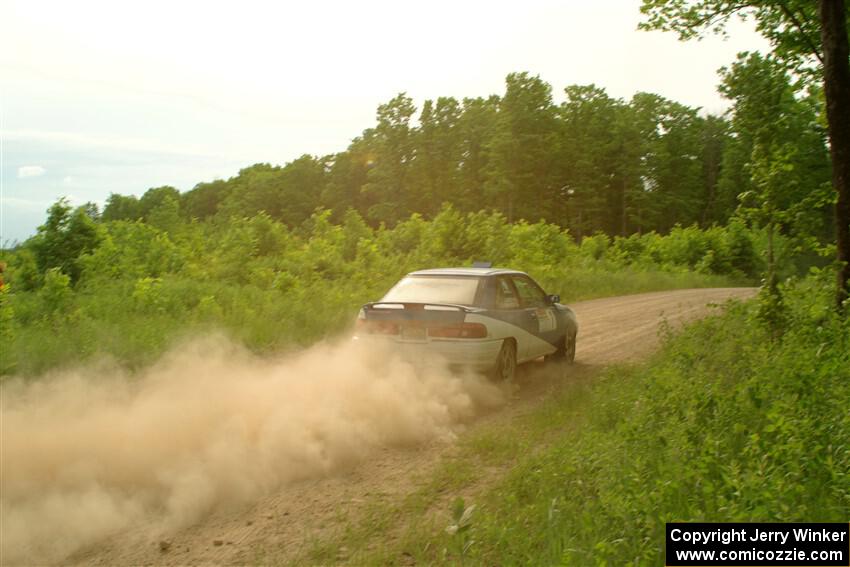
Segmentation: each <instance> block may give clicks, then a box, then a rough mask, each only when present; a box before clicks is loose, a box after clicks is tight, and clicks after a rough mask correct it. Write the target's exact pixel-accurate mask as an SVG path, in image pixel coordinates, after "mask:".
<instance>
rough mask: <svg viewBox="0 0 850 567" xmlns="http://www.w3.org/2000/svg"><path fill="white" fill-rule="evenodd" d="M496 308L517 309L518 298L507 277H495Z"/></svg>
mask: <svg viewBox="0 0 850 567" xmlns="http://www.w3.org/2000/svg"><path fill="white" fill-rule="evenodd" d="M496 309H519V299H518V298H517V296H516V292H515V291H514V286H512V285H511V282H510V281H508V278H496Z"/></svg>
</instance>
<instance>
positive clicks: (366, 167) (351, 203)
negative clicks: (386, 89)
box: [102, 54, 830, 239]
mask: <svg viewBox="0 0 850 567" xmlns="http://www.w3.org/2000/svg"><path fill="white" fill-rule="evenodd" d="M719 88H720V90H721V92H722V93H723V94H724V96H726V97H727V98H729V100H730V101H731V102H732V108H731V110H730V112H729V113H727V114H726V115H724V116H715V115H710V114H707V115H704V114H702V113H701V112H700V110H699V109H697V108H693V107H689V106H687V105H684V104H681V103H678V102H675V101H671V100H669V99H666V98H664V97H662V96H660V95H657V94H651V93H638V94H636V95H634V96H633V97H632V98H631V99H630V100H627V101H626V100H623V99H619V98H615V97H612V96H610V95H609V94H608V93H607V92H606V91H605V89H603V88H601V87H598V86H595V85H573V86H569V87H567V88H566V89H564V95H565V100H564V102H562V103H561V104H555V103H554V102H553V95H552V87H551V86H550V85H549V84H547V83H545V82H544V81H543V80H541V79H540V78H539V77H536V76H532V75H530V74H528V73H512V74H510V75H508V77H507V79H506V85H505V92H504V93H503V94H502V95H501V96H495V95H494V96H490V97H487V98H482V97H479V98H466V99H464V100H462V101H458V100H456V99H454V98H452V97H440V98H438V99H437V100H426V101H425V102H424V103H423V104H422V107H421V109H417V108H416V106H415V105H414V103H413V100H412V99H411V98H410V97H409V96H407V95H406V94H404V93H402V94H399V95H398V96H396V97H394V98H392V99H391V100H389V101H388V102H386V103H385V104H382V105H380V106H379V107H378V110H377V117H376V124H375V125H374V126H373V127H371V128H368V129H366V130H365V131H364V132H363V133H362V135H360V136H358V137H357V138H355V139H354V140H353V141H352V142H351V144H350V145H349V147H348V148H347V149H346V150H345V151H343V152H339V153H337V154H333V155H328V156H321V157H318V156H310V155H304V156H302V157H300V158H298V159H295V160H293V161H291V162H289V163H287V164H285V165H283V166H275V165H271V164H267V163H260V164H255V165H252V166H250V167H247V168H245V169H242V170H241V171H240V172H239V173H238V175H236V176H234V177H232V178H230V179H227V180H215V181H211V182H203V183H199V184H198V185H196V186H195V187H194V188H193V189H191V190H190V191H187V192H184V193H180V192H179V191H177V190H176V189H174V188H172V187H158V188H153V189H150V190H148V191H147V192H146V193H145V194H144V195H142V197H141V198H136V197H134V196H125V195H118V194H112V195H111V196H110V197H109V199H108V200H107V203H106V206H105V208H104V210H103V212H102V219H103V220H105V221H110V220H137V219H141V220H144V221H146V222H150V223H152V224H154V225H156V226H160V227H162V228H166V229H167V228H169V227H170V226H172V225H173V224H174V223H176V222H179V221H180V220H181V219H182V220H188V219H192V218H195V219H199V220H204V219H208V218H212V217H218V218H232V217H250V216H253V215H255V214H257V213H259V212H261V211H262V212H265V213H266V214H268V215H269V216H270V217H271V218H273V219H275V220H279V221H281V222H284V223H286V224H287V225H289V226H290V227H295V226H298V225H299V224H300V223H302V222H304V221H305V220H306V219H308V218H309V217H310V215H311V214H312V213H313V212H314V211H315V210H316V209H317V208H324V209H328V210H330V211H332V213H333V219H334V220H339V219H341V218H342V217H343V215H344V213H345V212H346V211H347V210H349V209H353V210H355V211H357V212H358V213H359V214H360V215H361V216H362V217H363V218H364V219H365V220H366V221H367V222H368V223H369V224H370V225H372V226H373V227H377V226H379V225H380V224H381V223H384V224H387V225H389V226H393V225H395V224H396V223H398V222H399V221H401V220H403V219H406V218H408V217H409V216H410V215H411V214H412V213H418V214H421V215H423V216H424V217H426V218H433V216H434V215H436V214H437V212H438V211H439V210H440V208H441V207H442V205H443V204H444V203H450V204H451V205H453V206H454V207H455V208H456V209H458V210H460V211H462V212H473V211H478V210H481V209H485V210H489V211H495V212H500V213H502V214H503V215H505V217H506V218H507V219H508V221H509V222H511V221H516V220H519V219H525V220H529V221H538V220H544V221H546V222H551V223H555V224H557V225H559V226H561V227H563V228H567V229H569V230H570V232H571V233H572V234H573V235H574V236H576V237H577V238H579V239H580V238H581V237H582V236H586V235H592V234H594V233H596V232H603V233H606V234H608V235H610V236H615V235H616V236H627V235H630V234H634V233H645V232H650V231H658V232H662V233H666V232H668V231H669V230H670V229H671V228H672V227H673V226H675V225H676V224H682V225H691V224H696V225H699V226H701V227H708V226H711V225H713V224H724V223H726V222H727V221H728V219H729V218H730V217H731V216H732V215H733V214H735V212H736V209H737V207H738V205H739V199H738V197H739V195H740V194H742V193H746V192H747V191H748V190H751V189H752V186H753V182H752V179H751V178H752V176H751V168H752V166H753V160H754V155H755V156H757V148H759V147H761V145H763V140H764V139H765V138H770V139H771V140H777V143H779V144H782V145H784V146H783V147H785V148H786V149H787V152H786V153H787V160H788V164H789V169H790V170H792V177H793V178H794V183H793V189H792V190H789V191H788V194H787V195H786V196H785V198H786V199H787V200H788V201H789V202H798V201H800V200H802V199H804V198H805V197H806V196H809V195H812V194H816V193H817V192H818V191H819V190H822V189H823V188H824V187H825V186H826V184H827V183H828V181H829V175H830V167H829V155H828V150H827V146H826V143H825V130H824V127H823V123H822V115H823V103H822V97H821V95H820V93H819V91H818V90H817V89H816V88H811V87H809V86H807V85H805V84H803V83H800V82H795V81H794V80H793V79H792V77H791V76H790V75H789V74H788V73H787V72H786V71H785V69H784V68H783V67H782V66H781V65H779V64H778V63H777V62H776V61H775V60H773V59H771V58H770V57H764V56H761V55H758V54H746V55H742V56H741V57H740V58H739V60H738V61H736V62H735V63H734V64H733V65H732V66H730V67H729V68H726V69H723V70H722V71H721V84H720V87H719ZM777 117H781V119H778V120H777ZM789 186H790V185H789ZM822 208H823V207H822ZM824 212H825V211H824ZM823 220H824V222H826V223H829V220H828V215H827V214H826V212H825V214H824V215H823ZM827 230H828V229H827ZM825 234H828V232H825Z"/></svg>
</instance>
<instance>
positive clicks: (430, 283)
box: [381, 276, 479, 305]
mask: <svg viewBox="0 0 850 567" xmlns="http://www.w3.org/2000/svg"><path fill="white" fill-rule="evenodd" d="M478 281H479V278H464V277H447V276H407V277H405V278H404V279H402V280H401V281H400V282H398V283H397V284H395V287H393V288H392V289H391V290H390V291H389V292H388V293H387V294H386V295H385V296H384V298H383V299H382V300H381V301H390V302H396V301H397V302H399V303H407V302H410V303H452V304H455V305H472V304H473V303H474V302H475V292H476V291H478Z"/></svg>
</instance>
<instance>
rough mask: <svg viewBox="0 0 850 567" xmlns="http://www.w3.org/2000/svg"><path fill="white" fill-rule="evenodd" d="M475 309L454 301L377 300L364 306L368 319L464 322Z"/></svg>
mask: <svg viewBox="0 0 850 567" xmlns="http://www.w3.org/2000/svg"><path fill="white" fill-rule="evenodd" d="M470 311H475V309H474V308H472V307H468V306H466V305H455V304H452V303H419V302H411V301H375V302H372V303H367V304H366V305H364V306H363V312H364V314H365V315H366V318H367V319H409V320H417V321H434V322H462V321H463V319H464V317H465V316H466V313H469V312H470Z"/></svg>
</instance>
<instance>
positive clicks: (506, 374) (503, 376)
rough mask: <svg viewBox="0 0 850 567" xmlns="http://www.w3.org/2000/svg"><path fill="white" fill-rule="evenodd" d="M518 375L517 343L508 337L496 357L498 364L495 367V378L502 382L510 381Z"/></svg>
mask: <svg viewBox="0 0 850 567" xmlns="http://www.w3.org/2000/svg"><path fill="white" fill-rule="evenodd" d="M514 376H516V343H515V342H513V341H512V340H508V339H506V340H505V341H504V342H503V343H502V348H501V350H499V356H498V357H497V358H496V366H495V368H493V378H495V379H496V380H499V381H502V382H508V381H510V380H513V379H514Z"/></svg>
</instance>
